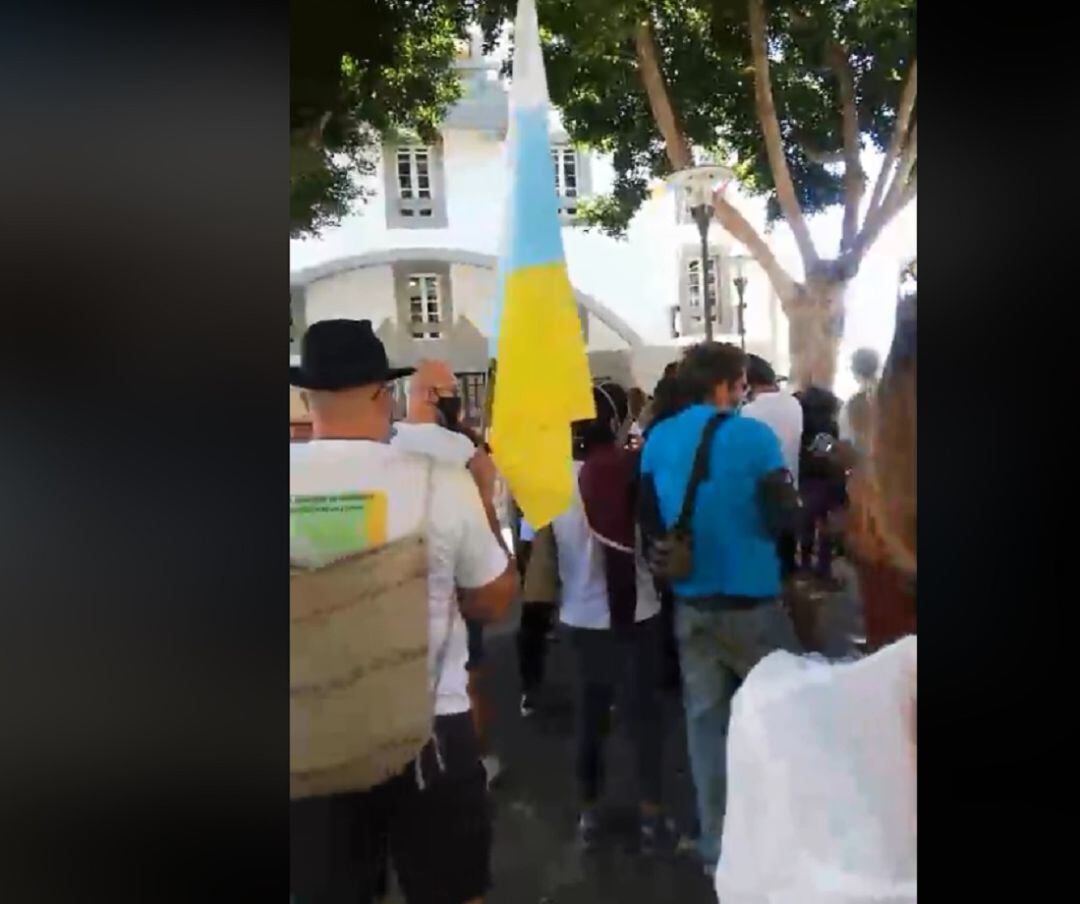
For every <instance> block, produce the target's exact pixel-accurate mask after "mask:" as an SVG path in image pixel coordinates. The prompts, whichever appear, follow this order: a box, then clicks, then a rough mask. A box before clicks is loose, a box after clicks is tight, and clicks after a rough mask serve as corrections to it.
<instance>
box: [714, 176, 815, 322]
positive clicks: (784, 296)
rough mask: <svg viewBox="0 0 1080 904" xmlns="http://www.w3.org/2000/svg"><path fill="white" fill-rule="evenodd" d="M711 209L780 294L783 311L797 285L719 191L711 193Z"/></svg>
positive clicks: (786, 308)
mask: <svg viewBox="0 0 1080 904" xmlns="http://www.w3.org/2000/svg"><path fill="white" fill-rule="evenodd" d="M713 210H714V211H715V213H716V218H717V219H718V220H719V221H720V225H721V226H723V227H724V229H726V230H727V231H728V233H729V234H730V235H731V237H732V238H734V239H735V240H736V241H738V242H741V243H742V244H743V245H745V246H746V250H747V251H749V252H750V254H751V255H753V257H754V260H756V261H757V262H758V263H759V264H760V265H761V268H762V269H763V270H764V271H765V274H766V275H767V276H768V277H769V282H771V283H772V285H773V288H774V289H776V294H777V295H779V296H780V302H781V305H782V306H783V308H784V310H785V311H787V310H788V309H789V307H790V305H791V304H792V302H793V301H794V299H795V298H797V297H798V295H799V292H800V286H799V284H798V283H797V282H795V280H793V279H792V278H791V277H790V276H789V275H788V272H787V271H786V270H785V269H784V268H783V266H782V265H781V264H780V262H779V261H778V260H777V259H776V255H774V254H773V253H772V249H771V248H770V247H769V244H768V242H766V241H765V240H764V239H763V238H762V237H761V236H760V235H758V232H757V230H756V229H754V227H753V226H752V225H751V223H750V221H749V220H747V219H746V217H744V216H743V215H742V214H741V213H740V212H739V210H738V208H736V207H735V206H734V205H733V204H732V203H731V202H730V201H728V200H727V199H726V198H724V196H723V195H722V194H721V193H720V192H719V191H717V192H715V193H714V194H713Z"/></svg>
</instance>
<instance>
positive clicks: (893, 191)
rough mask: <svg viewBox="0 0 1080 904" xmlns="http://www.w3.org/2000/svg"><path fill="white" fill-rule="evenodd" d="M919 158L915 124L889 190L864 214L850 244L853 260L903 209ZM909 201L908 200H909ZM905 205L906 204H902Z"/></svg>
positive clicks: (863, 251) (917, 132)
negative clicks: (903, 200) (902, 200)
mask: <svg viewBox="0 0 1080 904" xmlns="http://www.w3.org/2000/svg"><path fill="white" fill-rule="evenodd" d="M918 156H919V124H918V123H915V125H913V126H912V127H911V134H910V136H909V137H908V142H907V145H906V146H905V147H904V153H903V156H902V157H901V158H900V165H899V166H898V167H897V170H896V176H895V178H894V179H893V180H892V183H891V184H890V185H889V190H888V191H887V192H886V193H885V198H884V200H882V202H881V204H879V205H878V206H877V207H871V208H870V209H869V210H868V211H867V212H866V220H865V221H864V222H863V228H862V231H861V232H860V233H859V235H858V237H857V238H856V239H855V242H854V244H852V246H851V248H850V251H851V252H852V253H853V254H854V255H855V258H854V259H855V260H856V261H858V260H859V259H861V257H862V255H863V254H865V253H866V250H867V249H868V248H869V247H870V246H871V245H873V244H874V242H875V241H876V240H877V237H878V236H879V235H880V234H881V230H882V229H884V228H885V226H886V225H887V224H888V222H889V220H891V219H892V218H893V217H894V216H895V215H896V213H897V211H899V210H900V208H901V207H903V204H902V203H901V198H902V196H903V194H904V193H905V192H906V191H907V189H908V180H909V177H910V176H911V170H912V168H913V167H914V166H915V161H916V160H918ZM909 200H910V199H909ZM904 203H907V202H904Z"/></svg>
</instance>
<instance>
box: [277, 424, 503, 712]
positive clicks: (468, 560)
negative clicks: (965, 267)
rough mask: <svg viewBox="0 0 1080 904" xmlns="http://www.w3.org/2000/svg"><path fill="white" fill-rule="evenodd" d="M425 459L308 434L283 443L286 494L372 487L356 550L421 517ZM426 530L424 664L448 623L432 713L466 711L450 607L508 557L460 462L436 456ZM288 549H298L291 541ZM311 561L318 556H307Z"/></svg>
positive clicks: (461, 654)
mask: <svg viewBox="0 0 1080 904" xmlns="http://www.w3.org/2000/svg"><path fill="white" fill-rule="evenodd" d="M428 467H429V460H428V459H425V458H424V457H423V456H421V455H417V454H413V453H409V452H404V451H402V450H401V449H400V448H397V447H396V446H391V445H387V444H385V443H377V442H369V441H365V440H313V441H312V442H309V443H304V444H294V445H292V446H291V447H290V469H289V491H290V493H291V494H292V495H293V496H320V495H338V494H345V493H352V494H356V493H373V494H375V496H374V499H375V502H374V503H372V504H371V507H370V511H371V513H372V514H371V515H370V517H368V519H367V521H366V522H365V523H364V524H363V525H360V526H359V527H358V528H357V529H356V530H355V531H354V533H355V534H356V535H357V538H358V539H357V541H356V546H355V549H356V550H360V549H364V548H365V547H367V546H372V545H379V544H380V543H384V542H387V541H390V540H395V539H397V538H399V537H403V536H406V535H408V534H411V533H414V532H416V531H417V530H419V529H420V525H421V523H422V522H423V518H424V506H425V502H426V499H425V495H426V494H425V489H426V483H425V482H426V479H427V469H428ZM431 486H432V492H431V519H430V523H429V532H428V603H429V607H430V620H429V622H428V632H429V634H428V637H429V643H428V665H429V668H430V670H431V682H432V686H433V687H434V686H435V680H436V675H435V663H436V658H437V656H438V653H439V650H440V649H441V648H442V645H443V643H444V642H445V639H446V636H447V628H448V625H449V623H450V622H449V619H450V615H451V613H453V629H452V633H451V635H450V641H449V645H448V647H447V653H446V659H445V662H444V664H443V670H442V677H441V679H440V680H439V683H438V695H437V697H436V701H435V714H436V715H438V716H443V715H450V714H452V713H460V712H466V711H468V709H469V696H468V694H467V693H466V684H467V676H466V673H465V663H466V661H467V660H468V644H467V639H466V631H465V622H464V619H463V618H462V617H461V613H460V612H458V611H456V610H457V596H456V590H455V588H456V587H462V588H466V589H468V588H475V587H482V586H484V585H485V584H490V583H491V582H492V581H494V580H495V579H496V578H497V577H499V575H501V574H502V573H503V571H505V570H506V566H507V558H506V554H505V553H504V552H503V551H502V548H501V547H500V546H499V543H498V541H497V540H496V539H495V536H494V534H492V532H491V527H490V526H489V525H488V520H487V516H486V515H485V514H484V507H483V504H482V503H481V501H480V493H479V492H478V490H477V489H476V484H475V483H473V479H472V477H471V476H470V474H469V472H468V471H467V470H466V469H465V468H464V467H463V466H461V465H459V464H445V463H441V462H436V463H435V464H434V466H433V471H432V483H431ZM292 546H293V549H292V550H291V553H292V555H293V556H297V555H298V553H297V550H296V548H295V546H296V544H295V543H293V544H292ZM308 564H318V562H317V561H316V562H310V561H309V562H308Z"/></svg>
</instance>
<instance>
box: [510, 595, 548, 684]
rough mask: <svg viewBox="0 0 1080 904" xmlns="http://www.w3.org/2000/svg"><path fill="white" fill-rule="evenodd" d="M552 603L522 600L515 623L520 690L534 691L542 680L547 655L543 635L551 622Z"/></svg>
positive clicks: (546, 634) (545, 637) (545, 638)
mask: <svg viewBox="0 0 1080 904" xmlns="http://www.w3.org/2000/svg"><path fill="white" fill-rule="evenodd" d="M556 608H557V607H556V606H555V605H554V604H552V603H522V605H521V623H520V624H519V625H518V632H517V649H518V673H519V675H520V676H521V691H522V693H524V694H528V693H531V692H532V691H535V690H536V689H537V688H538V687H540V685H541V684H543V683H544V660H545V659H546V658H547V636H548V632H550V631H551V626H552V625H553V624H554V623H555V611H556Z"/></svg>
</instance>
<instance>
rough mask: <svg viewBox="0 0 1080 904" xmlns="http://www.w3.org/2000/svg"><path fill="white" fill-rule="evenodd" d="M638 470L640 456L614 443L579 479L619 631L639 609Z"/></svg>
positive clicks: (595, 454)
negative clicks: (636, 512)
mask: <svg viewBox="0 0 1080 904" xmlns="http://www.w3.org/2000/svg"><path fill="white" fill-rule="evenodd" d="M637 470H638V469H637V454H636V453H634V452H629V451H627V450H626V449H620V448H618V447H617V446H616V445H615V444H614V443H611V444H606V445H601V446H596V447H594V448H593V449H592V450H591V451H590V452H589V454H588V456H587V457H586V459H585V462H584V464H583V465H582V467H581V472H580V473H579V475H578V487H579V488H580V490H581V501H582V504H583V505H584V508H585V518H586V520H587V521H588V522H589V528H590V530H591V531H592V532H593V534H594V535H595V536H596V538H597V540H598V542H599V543H600V548H601V549H602V550H603V555H604V575H605V577H606V578H607V588H608V607H609V609H610V612H611V626H612V627H613V628H616V627H626V626H629V625H632V624H633V623H634V613H635V611H636V610H637V568H636V560H635V551H634V550H635V530H634V510H635V504H634V503H635V493H636V488H637Z"/></svg>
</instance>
